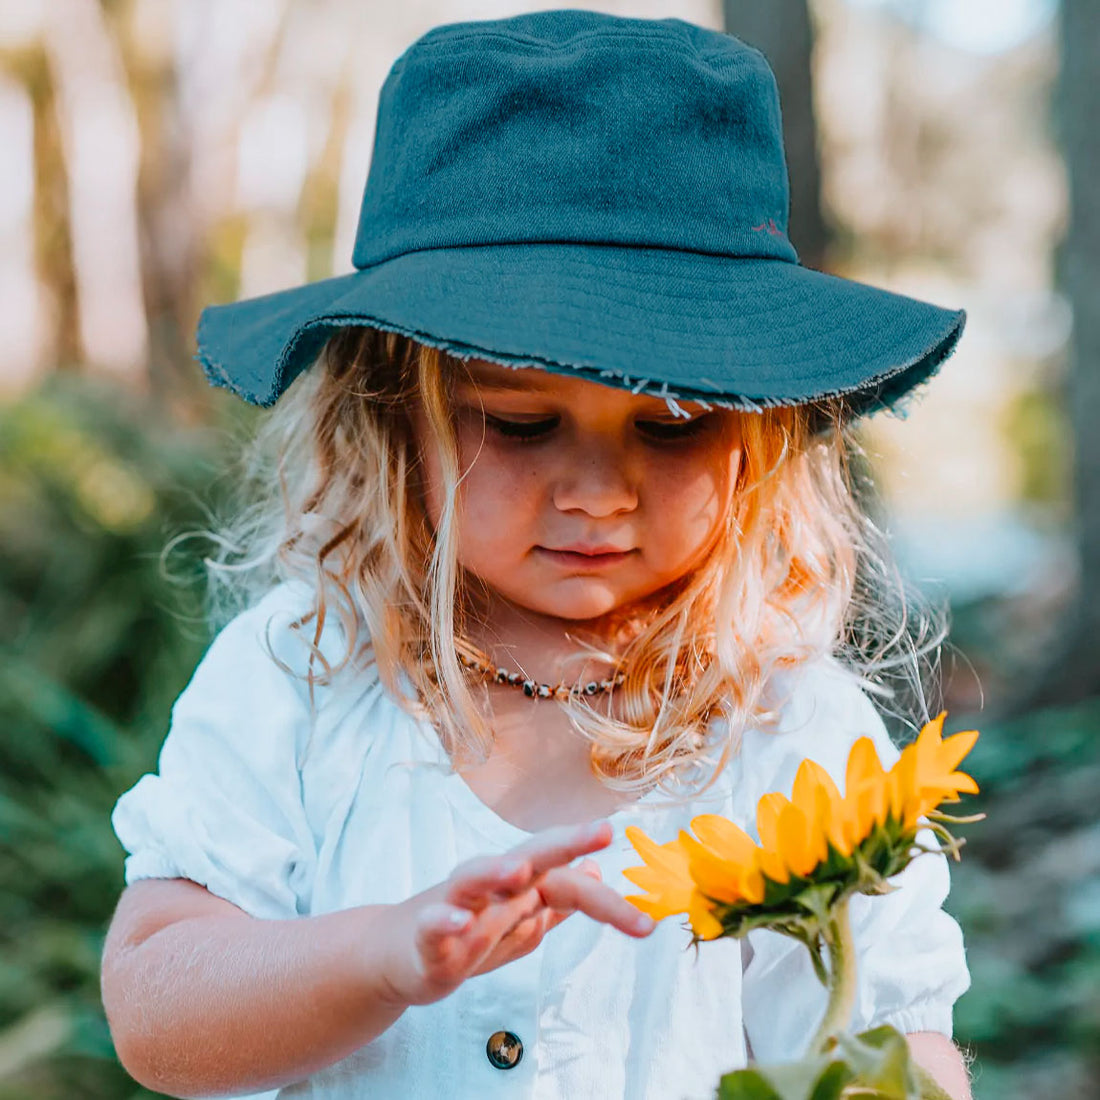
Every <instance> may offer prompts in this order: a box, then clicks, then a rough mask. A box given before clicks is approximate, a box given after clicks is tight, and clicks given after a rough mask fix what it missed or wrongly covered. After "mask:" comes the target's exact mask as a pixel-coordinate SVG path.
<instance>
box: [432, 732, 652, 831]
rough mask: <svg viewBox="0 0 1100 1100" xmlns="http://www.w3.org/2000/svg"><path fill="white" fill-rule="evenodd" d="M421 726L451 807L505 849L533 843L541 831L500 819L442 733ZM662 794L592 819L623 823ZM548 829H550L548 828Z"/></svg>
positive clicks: (645, 798)
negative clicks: (458, 762) (457, 762)
mask: <svg viewBox="0 0 1100 1100" xmlns="http://www.w3.org/2000/svg"><path fill="white" fill-rule="evenodd" d="M418 724H419V725H420V726H421V729H422V732H423V733H424V735H425V737H427V739H428V741H429V743H430V744H431V746H432V749H433V751H434V752H435V753H436V756H437V758H438V763H439V764H440V765H442V767H443V769H444V771H443V775H442V781H443V787H444V791H445V792H446V794H447V797H448V800H449V801H450V803H451V805H452V806H454V807H455V809H457V810H458V811H459V812H460V813H462V815H463V816H464V817H465V818H466V819H467V820H468V821H470V823H471V824H473V825H474V826H476V827H477V828H478V830H479V831H480V832H482V833H483V834H485V835H486V836H488V837H490V838H491V839H493V840H495V841H498V842H499V843H500V844H502V845H503V846H505V847H514V846H515V845H517V844H522V843H524V842H525V841H528V840H530V839H531V838H532V837H533V836H535V835H537V833H538V832H539V831H541V830H536V831H534V832H532V831H530V830H528V829H523V828H520V826H519V825H516V824H514V823H513V822H511V821H508V820H507V819H506V818H503V817H501V816H500V814H498V813H497V812H496V810H494V809H493V808H492V807H491V806H490V805H488V803H486V802H483V801H482V800H481V798H480V797H479V796H478V795H477V793H476V792H475V791H474V789H473V787H471V786H470V785H469V783H467V782H466V780H465V779H463V778H462V776H461V775H460V774H459V773H458V771H456V770H455V768H454V767H453V765H452V764H451V758H450V757H449V756H448V755H447V750H446V749H445V748H444V747H443V742H442V741H441V740H440V738H439V732H438V730H436V728H435V726H433V725H432V724H431V722H429V721H427V720H426V719H425V720H422V721H420V722H419V723H418ZM659 794H660V789H659V787H653V788H651V789H650V790H648V791H646V793H645V794H643V795H641V796H640V797H639V798H636V799H635V800H634V801H633V802H631V803H630V804H628V805H626V806H622V807H620V808H619V809H617V810H613V811H612V812H611V813H609V814H604V815H603V816H602V817H600V818H593V821H596V820H600V821H609V822H611V823H612V824H613V825H614V824H616V823H618V822H619V821H621V820H624V819H629V818H630V817H632V816H634V814H635V813H636V812H637V810H638V808H639V807H640V806H644V805H649V804H650V803H652V802H653V801H656V800H657V797H658V795H659ZM547 827H548V828H549V826H547ZM619 831H620V830H618V829H615V834H616V836H618V834H619Z"/></svg>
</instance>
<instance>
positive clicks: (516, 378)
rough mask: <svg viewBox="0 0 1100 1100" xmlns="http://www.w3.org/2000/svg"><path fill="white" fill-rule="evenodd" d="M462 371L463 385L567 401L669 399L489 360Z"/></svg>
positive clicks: (647, 402)
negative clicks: (508, 365)
mask: <svg viewBox="0 0 1100 1100" xmlns="http://www.w3.org/2000/svg"><path fill="white" fill-rule="evenodd" d="M466 368H467V369H466V371H460V372H459V375H458V378H459V382H460V384H464V385H471V384H472V385H473V386H475V387H476V388H477V389H479V390H487V391H503V392H507V393H531V394H540V395H544V396H549V397H556V398H559V399H562V400H566V401H584V402H592V401H618V402H623V403H624V404H626V403H628V404H630V405H637V406H645V407H647V408H648V407H653V408H658V407H660V408H664V407H665V401H664V400H663V399H662V398H660V397H653V396H651V395H648V394H632V393H631V392H630V391H629V390H624V389H621V388H620V387H617V386H605V385H603V384H602V383H600V382H593V381H592V380H591V379H588V378H575V377H571V376H570V375H567V374H554V373H553V372H551V371H546V370H540V369H539V368H538V367H505V366H502V365H501V364H499V363H492V362H490V361H489V360H487V359H470V360H468V361H467V363H466Z"/></svg>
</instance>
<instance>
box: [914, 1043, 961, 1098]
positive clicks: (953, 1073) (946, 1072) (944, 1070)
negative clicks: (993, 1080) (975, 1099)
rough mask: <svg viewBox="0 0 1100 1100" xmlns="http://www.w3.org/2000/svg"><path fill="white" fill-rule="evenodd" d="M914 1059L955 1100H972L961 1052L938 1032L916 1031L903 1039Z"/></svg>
mask: <svg viewBox="0 0 1100 1100" xmlns="http://www.w3.org/2000/svg"><path fill="white" fill-rule="evenodd" d="M905 1038H906V1040H907V1041H908V1043H909V1050H910V1051H911V1052H912V1055H913V1060H914V1061H915V1062H917V1063H919V1064H920V1065H921V1066H923V1067H924V1068H925V1069H926V1070H928V1072H929V1073H930V1074H931V1075H932V1076H933V1077H934V1078H935V1079H936V1082H937V1083H938V1084H939V1086H940V1087H941V1088H943V1089H945V1090H946V1091H947V1092H949V1093H950V1094H951V1096H952V1097H953V1098H954V1100H972V1096H971V1092H970V1075H969V1073H968V1072H967V1069H966V1062H965V1061H964V1059H963V1055H962V1051H960V1050H959V1048H958V1047H957V1046H955V1044H954V1043H953V1042H952V1041H951V1040H950V1039H949V1038H948V1037H947V1036H946V1035H943V1034H941V1033H940V1032H938V1031H917V1032H912V1033H911V1034H909V1035H906V1036H905Z"/></svg>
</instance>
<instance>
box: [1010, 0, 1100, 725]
mask: <svg viewBox="0 0 1100 1100" xmlns="http://www.w3.org/2000/svg"><path fill="white" fill-rule="evenodd" d="M1060 36H1061V46H1062V65H1061V71H1060V74H1059V79H1058V90H1057V100H1056V124H1057V126H1056V129H1057V133H1058V137H1059V139H1060V143H1061V146H1062V152H1063V155H1064V157H1065V162H1066V174H1067V179H1068V183H1069V219H1068V226H1067V229H1066V235H1065V238H1064V240H1063V241H1062V243H1061V245H1060V247H1059V250H1058V256H1057V260H1058V262H1057V276H1056V277H1057V281H1058V283H1059V284H1060V287H1061V289H1062V291H1063V293H1064V294H1065V295H1066V297H1067V298H1068V300H1069V302H1070V305H1071V307H1072V309H1073V333H1072V335H1071V338H1070V342H1069V347H1068V352H1067V376H1066V391H1065V394H1066V402H1067V408H1068V411H1069V412H1068V414H1069V420H1070V424H1071V426H1072V429H1073V438H1074V458H1073V482H1074V488H1073V492H1074V513H1075V514H1074V521H1073V522H1074V531H1073V533H1074V539H1075V542H1076V546H1077V553H1078V560H1079V563H1080V572H1079V586H1078V589H1077V592H1076V594H1075V597H1074V598H1073V599H1072V600H1071V601H1070V603H1069V611H1068V613H1067V614H1066V617H1065V620H1064V621H1063V623H1062V626H1061V629H1060V630H1059V631H1058V634H1057V637H1058V639H1059V641H1058V642H1057V643H1056V644H1055V645H1054V647H1052V649H1051V651H1050V652H1048V653H1045V654H1043V655H1042V658H1041V659H1040V661H1039V662H1038V664H1037V666H1036V667H1035V668H1034V669H1032V670H1030V671H1029V672H1028V674H1027V675H1026V676H1025V677H1023V679H1022V683H1021V685H1020V687H1019V688H1018V689H1017V691H1016V692H1014V693H1013V694H1011V695H1010V696H1009V697H1008V698H1007V699H1006V700H1005V701H1004V702H1003V703H1002V705H1001V707H1000V708H998V709H999V710H1000V711H1001V712H1002V713H1004V714H1006V715H1015V714H1021V713H1024V712H1026V711H1029V710H1034V709H1036V708H1038V707H1043V706H1051V705H1055V704H1063V705H1064V704H1067V703H1074V702H1078V701H1080V700H1081V699H1085V698H1087V697H1089V696H1092V695H1096V694H1100V432H1098V431H1097V427H1096V426H1097V424H1100V191H1098V190H1097V187H1096V180H1097V179H1098V178H1100V127H1098V126H1097V125H1096V107H1095V103H1096V92H1095V88H1096V83H1095V79H1096V58H1097V57H1100V7H1098V6H1097V5H1096V4H1095V3H1094V2H1093V0H1063V2H1062V5H1061V35H1060Z"/></svg>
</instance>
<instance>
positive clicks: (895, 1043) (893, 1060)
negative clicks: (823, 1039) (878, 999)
mask: <svg viewBox="0 0 1100 1100" xmlns="http://www.w3.org/2000/svg"><path fill="white" fill-rule="evenodd" d="M836 1049H837V1050H839V1052H841V1053H842V1054H843V1055H844V1061H845V1062H846V1063H847V1064H848V1065H849V1066H851V1067H852V1068H853V1070H855V1079H856V1080H857V1081H858V1082H859V1083H860V1084H861V1085H866V1086H868V1087H870V1088H874V1089H877V1090H878V1094H879V1095H880V1096H881V1097H882V1098H883V1100H921V1089H920V1084H919V1083H918V1081H917V1076H916V1073H915V1071H914V1068H913V1063H912V1060H911V1058H910V1055H909V1044H908V1042H906V1039H905V1036H904V1035H902V1033H901V1032H900V1031H898V1030H897V1029H896V1028H892V1027H876V1028H873V1029H872V1030H870V1031H864V1032H862V1033H861V1034H859V1035H845V1034H843V1033H842V1034H840V1035H837V1036H836Z"/></svg>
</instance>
